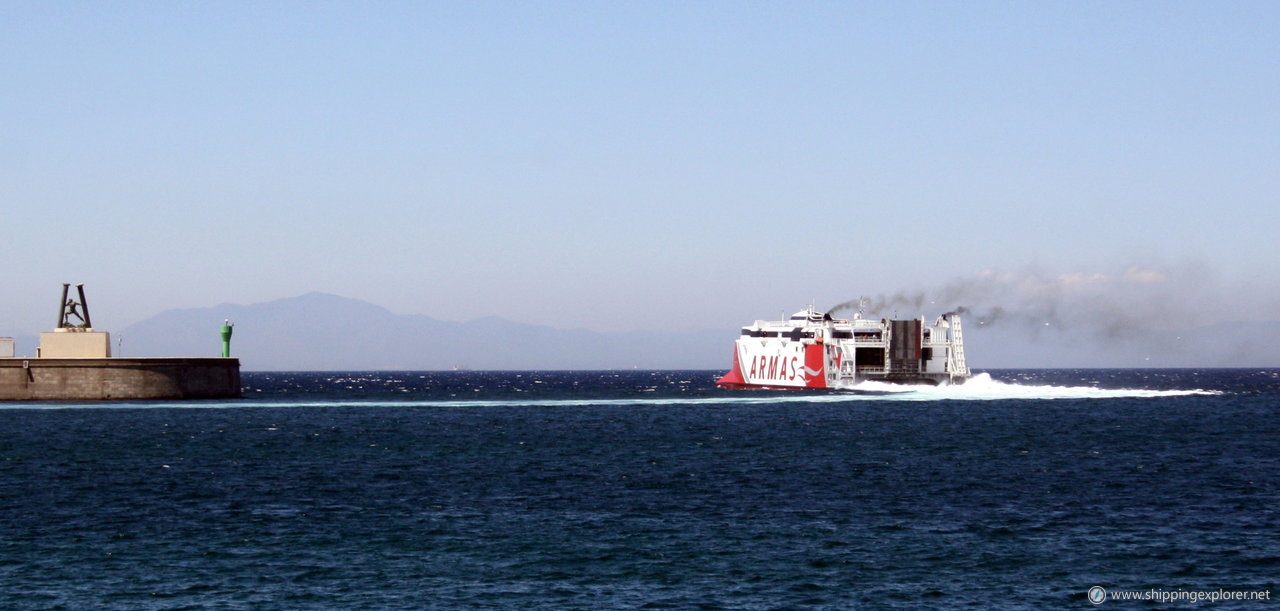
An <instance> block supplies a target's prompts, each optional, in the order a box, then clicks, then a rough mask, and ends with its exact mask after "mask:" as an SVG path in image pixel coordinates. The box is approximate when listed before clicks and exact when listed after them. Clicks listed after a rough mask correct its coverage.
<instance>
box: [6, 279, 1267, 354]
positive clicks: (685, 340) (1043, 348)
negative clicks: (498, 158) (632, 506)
mask: <svg viewBox="0 0 1280 611" xmlns="http://www.w3.org/2000/svg"><path fill="white" fill-rule="evenodd" d="M223 319H231V320H232V321H233V322H234V323H235V335H234V337H233V338H232V342H231V347H232V354H233V355H234V356H237V357H239V358H240V360H241V363H242V364H243V366H244V369H246V370H249V371H270V370H286V371H287V370H294V371H307V370H311V371H352V370H374V369H382V370H441V369H452V368H455V367H456V368H467V369H631V368H640V369H727V368H728V367H729V366H730V364H731V363H732V355H731V350H732V344H733V340H734V339H736V337H737V335H738V328H739V326H740V325H742V324H745V323H748V322H750V321H726V323H725V328H724V329H716V330H706V331H685V332H681V331H635V332H625V333H603V332H596V331H587V330H581V329H578V330H566V329H556V328H552V327H545V326H539V325H529V324H522V323H517V322H512V321H509V320H505V319H502V318H498V317H488V318H481V319H477V320H472V321H469V322H447V321H440V320H436V319H433V318H430V317H428V316H422V315H402V314H393V313H392V312H390V311H388V310H387V309H385V308H383V307H380V306H377V305H374V304H371V303H367V302H364V301H360V300H357V299H349V298H346V297H339V296H336V295H329V294H325V293H309V294H306V295H301V296H299V297H292V298H288V299H280V300H277V301H272V302H268V303H259V304H253V305H235V304H222V305H217V306H214V307H210V308H198V309H190V310H170V311H167V312H163V313H161V314H158V315H156V316H153V317H152V318H149V319H147V320H144V321H142V322H139V323H137V324H135V325H133V326H130V327H128V328H126V329H124V330H123V331H121V332H119V333H118V334H117V333H113V337H112V339H113V342H112V343H113V346H112V349H113V351H114V352H115V354H116V355H117V356H217V355H218V354H219V353H220V349H221V344H220V340H219V338H218V327H219V326H221V325H222V321H223ZM1277 338H1280V322H1276V321H1271V322H1257V323H1237V322H1222V323H1216V324H1213V325H1210V326H1205V327H1199V328H1195V329H1191V330H1185V331H1174V330H1171V331H1169V332H1168V333H1161V334H1158V335H1157V334H1153V333H1145V334H1137V335H1133V336H1129V337H1121V338H1116V339H1111V340H1105V341H1103V340H1099V339H1097V338H1094V337H1089V336H1085V335H1079V336H1076V335H1072V334H1070V333H1057V332H1055V333H1045V334H1041V335H1039V336H1029V335H1027V334H1026V333H1025V332H1023V331H1020V330H1018V329H1015V328H990V329H984V328H977V327H975V326H974V325H967V326H966V333H965V351H966V353H967V356H968V362H969V366H970V367H972V368H974V369H995V368H1021V367H1028V368H1042V367H1049V368H1054V367H1274V366H1278V365H1280V342H1277V341H1276V340H1277ZM114 340H121V341H120V343H118V344H117V343H116V341H114ZM27 342H30V343H31V344H32V345H31V347H30V348H31V349H30V351H29V352H28V351H26V350H23V348H24V345H25V344H26V343H27ZM34 343H35V341H34V338H30V339H29V340H28V338H21V339H20V341H19V342H18V345H19V354H20V355H21V354H33V353H34Z"/></svg>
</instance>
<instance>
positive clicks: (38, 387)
mask: <svg viewBox="0 0 1280 611" xmlns="http://www.w3.org/2000/svg"><path fill="white" fill-rule="evenodd" d="M239 396H240V359H236V358H30V359H23V358H0V401H110V400H147V399H224V398H234V397H239Z"/></svg>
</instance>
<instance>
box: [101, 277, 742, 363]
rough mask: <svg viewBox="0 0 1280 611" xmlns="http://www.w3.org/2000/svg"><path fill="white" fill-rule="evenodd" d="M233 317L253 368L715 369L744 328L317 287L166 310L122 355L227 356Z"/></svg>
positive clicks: (125, 336) (128, 337)
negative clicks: (592, 326) (602, 325)
mask: <svg viewBox="0 0 1280 611" xmlns="http://www.w3.org/2000/svg"><path fill="white" fill-rule="evenodd" d="M224 319H230V320H231V321H232V322H233V323H234V324H235V331H234V334H233V336H232V340H231V352H232V355H233V356H237V357H239V358H240V361H241V363H242V366H243V367H244V369H246V370H250V371H270V370H281V371H289V370H294V371H307V370H310V371H340V370H348V371H349V370H375V369H382V370H440V369H452V368H455V367H460V368H472V369H630V368H633V367H636V368H641V369H715V368H720V367H727V366H728V365H729V361H730V350H731V346H732V342H733V340H734V338H735V337H736V336H737V333H738V329H737V327H736V326H732V325H727V326H726V328H725V329H722V330H717V331H700V332H699V331H695V332H675V331H671V332H668V331H661V332H652V331H646V332H627V333H600V332H595V331H586V330H564V329H555V328H552V327H545V326H538V325H528V324H521V323H516V322H511V321H509V320H504V319H502V318H497V317H488V318H481V319H477V320H473V321H469V322H446V321H440V320H435V319H433V318H430V317H427V316H422V315H403V314H393V313H392V312H390V311H388V310H387V309H385V308H383V307H381V306H377V305H374V304H371V303H367V302H364V301H360V300H357V299H350V298H346V297H339V296H337V295H329V294H325V293H308V294H306V295H302V296H299V297H292V298H288V299H280V300H277V301H271V302H268V303H259V304H253V305H236V304H221V305H217V306H214V307H210V308H198V309H189V310H170V311H167V312H162V313H160V314H157V315H156V316H153V317H151V318H149V319H147V320H144V321H142V322H139V323H137V324H134V325H132V326H130V327H128V328H126V329H124V330H123V331H122V332H121V333H120V336H119V339H120V340H122V341H121V343H120V345H119V348H118V349H117V353H118V354H117V355H118V356H218V355H219V354H220V351H221V343H220V339H219V336H218V328H219V327H220V326H221V325H222V323H223V320H224ZM113 339H116V338H113Z"/></svg>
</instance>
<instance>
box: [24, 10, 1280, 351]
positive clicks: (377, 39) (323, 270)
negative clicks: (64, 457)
mask: <svg viewBox="0 0 1280 611" xmlns="http://www.w3.org/2000/svg"><path fill="white" fill-rule="evenodd" d="M1278 41H1280V3H1277V2H1059V3H1040V2H1009V3H1003V2H1001V3H990V2H907V3H898V2H875V3H860V2H800V3H793V2H777V3H754V2H670V3H664V2H580V3H567V2H372V3H349V2H23V1H17V0H14V1H9V2H4V3H0V58H2V59H0V83H2V84H3V85H2V91H0V207H2V209H3V221H2V226H3V232H2V234H0V235H2V236H3V246H4V252H5V253H6V254H5V262H6V265H4V272H3V274H0V284H2V285H3V295H4V298H3V302H2V303H0V334H16V335H25V334H34V333H36V332H38V331H42V330H47V329H48V328H49V327H51V326H52V325H53V323H54V320H55V317H56V315H57V308H56V304H55V301H56V300H57V297H58V291H59V290H60V288H61V283H62V282H84V283H86V285H87V288H88V295H89V301H90V304H91V306H92V307H93V313H94V318H95V321H94V322H95V323H97V324H96V326H98V327H100V328H106V329H107V330H112V329H119V328H122V327H124V326H126V325H128V324H130V323H132V322H136V321H138V320H141V319H143V318H146V317H148V316H151V315H153V314H155V313H157V312H159V311H162V310H166V309H171V308H180V307H204V306H209V305H214V304H217V303H221V302H232V303H256V302H262V301H269V300H273V299H277V298H282V297H290V296H294V295H298V294H301V293H305V292H309V291H325V292H331V293H336V294H339V295H344V296H347V297H354V298H358V299H363V300H366V301H370V302H374V303H377V304H380V305H384V306H386V307H388V308H390V309H391V310H392V311H395V312H398V313H421V314H426V315H429V316H432V317H436V318H440V319H446V320H468V319H471V318H475V317H479V316H487V315H500V316H503V317H505V318H508V319H512V320H516V321H521V322H529V323H539V324H547V325H552V326H557V327H562V328H572V327H585V328H592V329H643V328H655V327H659V326H675V327H680V328H716V327H729V328H733V327H737V326H739V325H741V324H745V323H748V322H750V321H751V320H753V319H755V318H762V317H772V316H775V315H777V314H778V313H780V312H781V311H782V310H788V311H790V310H794V309H798V308H800V307H803V306H804V305H805V304H807V303H808V302H810V301H813V302H816V304H817V305H819V306H825V305H831V304H834V303H837V302H840V301H844V300H847V299H851V298H854V297H857V296H859V295H863V294H867V295H874V294H890V293H894V292H897V291H915V290H927V289H930V288H932V287H939V286H944V285H947V284H948V283H951V282H953V281H954V280H955V279H957V278H960V279H963V278H971V277H975V275H977V274H981V273H982V272H984V270H985V271H990V272H995V273H1000V274H1009V275H1010V277H1017V278H1023V279H1025V278H1026V277H1028V276H1035V277H1037V278H1039V279H1040V280H1038V282H1039V283H1040V284H1039V285H1038V286H1042V285H1044V284H1045V283H1048V284H1053V283H1054V282H1056V281H1055V280H1054V279H1061V278H1076V279H1079V278H1081V277H1091V276H1092V277H1099V276H1098V275H1105V277H1106V278H1108V281H1107V282H1110V283H1111V284H1107V285H1106V287H1108V288H1107V289H1106V292H1112V291H1113V290H1114V291H1123V290H1125V289H1124V288H1123V287H1124V286H1126V285H1124V283H1123V282H1122V281H1121V279H1122V278H1123V277H1124V274H1125V273H1128V274H1129V275H1130V276H1131V277H1135V278H1145V279H1148V280H1149V279H1152V278H1155V279H1157V280H1159V279H1161V278H1163V280H1161V282H1163V284H1162V286H1163V287H1164V288H1163V290H1161V291H1156V292H1155V293H1153V294H1158V295H1160V296H1161V298H1172V299H1183V298H1185V299H1186V301H1187V302H1188V303H1192V304H1194V305H1196V306H1197V308H1198V309H1200V310H1203V311H1204V315H1205V316H1206V319H1210V320H1223V319H1243V320H1263V319H1270V320H1274V319H1280V247H1277V245H1276V236H1277V233H1278V230H1280V212H1278V211H1277V209H1278V208H1280V42H1278ZM1148 272H1150V273H1148ZM987 277H988V278H990V277H991V276H990V275H988V276H987ZM1179 283H1180V284H1179ZM1145 285H1148V286H1149V285H1150V283H1149V282H1148V283H1145ZM1058 289H1060V287H1058V288H1056V289H1054V290H1058ZM1146 294H1147V293H1140V294H1139V297H1141V296H1142V295H1146ZM1135 299H1137V297H1135ZM926 313H928V312H926Z"/></svg>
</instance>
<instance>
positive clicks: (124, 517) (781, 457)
mask: <svg viewBox="0 0 1280 611" xmlns="http://www.w3.org/2000/svg"><path fill="white" fill-rule="evenodd" d="M717 374H718V372H621V373H616V372H611V373H600V372H587V373H584V372H578V373H566V372H554V373H539V372H522V373H482V372H449V373H352V374H327V373H326V374H296V373H290V374H254V373H247V374H245V376H244V382H245V384H246V387H247V389H246V393H245V396H246V398H245V399H243V400H239V401H221V402H199V403H151V404H147V403H140V404H93V405H86V404H7V405H5V406H4V407H3V408H0V607H2V608H10V609H45V608H64V609H99V608H127V609H139V608H141V609H196V608H202V609H203V608H214V609H218V608H222V609H231V608H281V609H297V608H314V609H319V608H325V609H328V608H344V609H346V608H369V609H382V608H410V609H415V608H442V609H451V608H486V609H531V608H532V609H597V608H655V609H807V608H819V609H824V608H825V609H880V608H897V609H919V608H955V607H973V608H1035V609H1049V608H1076V609H1088V608H1093V605H1092V604H1090V603H1089V602H1088V601H1087V599H1086V598H1085V593H1086V591H1087V590H1088V589H1089V588H1090V587H1091V586H1094V585H1101V586H1104V587H1106V588H1108V589H1131V590H1146V589H1151V588H1156V589H1164V590H1177V589H1183V590H1215V591H1216V590H1218V589H1226V590H1275V589H1276V586H1277V580H1278V578H1280V370H1275V369H1269V370H1257V369H1250V370H1161V371H1151V370H1070V371H1067V370H1058V371H994V372H990V374H991V375H990V379H988V378H986V377H985V376H984V377H983V378H980V379H977V380H975V381H974V383H973V384H972V386H970V385H966V386H965V387H960V388H957V389H942V390H930V391H920V392H910V393H906V394H895V395H880V394H851V393H839V394H833V393H819V394H808V393H784V392H765V391H755V392H753V391H724V390H718V389H715V388H714V387H713V386H712V382H713V381H714V380H715V378H716V377H717ZM1186 391H1196V392H1186ZM1275 604H1276V603H1274V602H1244V603H1242V602H1218V603H1212V604H1211V605H1210V604H1207V603H1201V604H1200V605H1198V606H1201V607H1206V608H1214V609H1228V608H1233V609H1234V608H1259V607H1260V606H1261V607H1263V608H1270V607H1272V606H1273V605H1275ZM1126 605H1128V606H1130V607H1132V606H1134V604H1132V603H1124V602H1121V601H1108V602H1106V603H1104V605H1103V606H1104V608H1105V607H1110V608H1126ZM1191 606H1192V605H1190V604H1188V603H1173V604H1167V605H1164V606H1163V607H1171V608H1190V607H1191ZM1142 608H1162V607H1161V606H1160V605H1156V606H1154V607H1152V606H1150V605H1147V606H1142Z"/></svg>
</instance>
